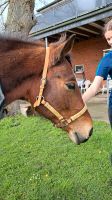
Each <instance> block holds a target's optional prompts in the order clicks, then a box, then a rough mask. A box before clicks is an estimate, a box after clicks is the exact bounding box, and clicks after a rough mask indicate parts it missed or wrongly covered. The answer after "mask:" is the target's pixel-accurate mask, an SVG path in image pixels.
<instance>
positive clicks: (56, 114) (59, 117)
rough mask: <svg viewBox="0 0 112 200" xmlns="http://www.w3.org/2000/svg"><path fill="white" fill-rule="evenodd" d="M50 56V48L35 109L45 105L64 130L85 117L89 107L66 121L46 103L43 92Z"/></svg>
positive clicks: (85, 107)
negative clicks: (81, 117) (82, 116)
mask: <svg viewBox="0 0 112 200" xmlns="http://www.w3.org/2000/svg"><path fill="white" fill-rule="evenodd" d="M49 55H50V48H49V47H46V57H45V63H44V69H43V74H42V79H41V85H40V91H39V95H38V96H37V97H36V101H35V103H34V108H36V107H39V106H40V104H42V105H44V106H45V107H46V108H47V109H48V110H49V111H50V112H51V113H53V114H54V115H55V116H56V117H57V118H58V120H59V123H58V124H56V126H57V127H61V128H62V127H65V126H67V125H68V124H70V123H71V122H73V121H75V120H76V119H77V118H79V117H80V116H81V115H83V114H84V113H85V112H86V110H87V106H86V105H84V107H83V109H82V110H81V111H79V112H78V113H76V114H75V115H73V116H71V117H70V118H69V119H65V118H64V117H63V116H62V115H61V114H60V113H59V112H58V111H57V110H55V108H53V107H52V105H50V104H49V103H48V102H47V101H45V98H44V97H43V90H44V87H45V84H46V77H47V70H48V65H49Z"/></svg>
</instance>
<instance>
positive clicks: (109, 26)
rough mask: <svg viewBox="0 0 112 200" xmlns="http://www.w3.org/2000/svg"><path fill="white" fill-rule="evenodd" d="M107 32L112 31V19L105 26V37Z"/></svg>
mask: <svg viewBox="0 0 112 200" xmlns="http://www.w3.org/2000/svg"><path fill="white" fill-rule="evenodd" d="M107 31H112V19H111V20H109V21H108V22H107V23H106V24H105V25H104V29H103V34H104V35H105V33H106V32H107Z"/></svg>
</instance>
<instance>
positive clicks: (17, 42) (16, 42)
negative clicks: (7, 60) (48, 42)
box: [0, 35, 45, 52]
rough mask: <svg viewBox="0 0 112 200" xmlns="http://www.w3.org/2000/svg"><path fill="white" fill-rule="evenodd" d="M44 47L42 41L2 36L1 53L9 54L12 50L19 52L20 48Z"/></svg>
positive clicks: (0, 37)
mask: <svg viewBox="0 0 112 200" xmlns="http://www.w3.org/2000/svg"><path fill="white" fill-rule="evenodd" d="M39 46H40V47H44V46H45V42H44V41H42V40H38V41H25V40H22V39H17V38H13V39H12V38H9V37H4V36H1V35H0V52H7V51H10V50H17V49H20V48H27V49H28V48H35V47H39Z"/></svg>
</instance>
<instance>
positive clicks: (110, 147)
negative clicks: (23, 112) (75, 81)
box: [0, 116, 112, 200]
mask: <svg viewBox="0 0 112 200" xmlns="http://www.w3.org/2000/svg"><path fill="white" fill-rule="evenodd" d="M110 199H112V133H111V130H110V127H109V125H108V124H106V123H104V122H94V134H93V136H92V137H91V138H90V140H89V141H88V142H87V143H84V144H82V145H79V146H77V145H75V144H73V143H72V142H71V141H70V140H69V138H68V136H67V134H66V133H65V132H64V131H62V130H61V129H57V128H55V127H53V125H52V124H51V123H50V122H49V121H47V120H45V119H42V118H40V117H30V118H25V117H23V116H17V117H15V118H14V117H12V118H5V119H3V120H1V122H0V200H110Z"/></svg>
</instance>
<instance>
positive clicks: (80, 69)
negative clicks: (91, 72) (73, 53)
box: [74, 64, 84, 73]
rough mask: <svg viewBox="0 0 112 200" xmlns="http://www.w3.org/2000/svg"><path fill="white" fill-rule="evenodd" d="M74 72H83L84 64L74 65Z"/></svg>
mask: <svg viewBox="0 0 112 200" xmlns="http://www.w3.org/2000/svg"><path fill="white" fill-rule="evenodd" d="M74 71H75V73H83V72H84V65H82V64H81V65H75V69H74Z"/></svg>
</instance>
